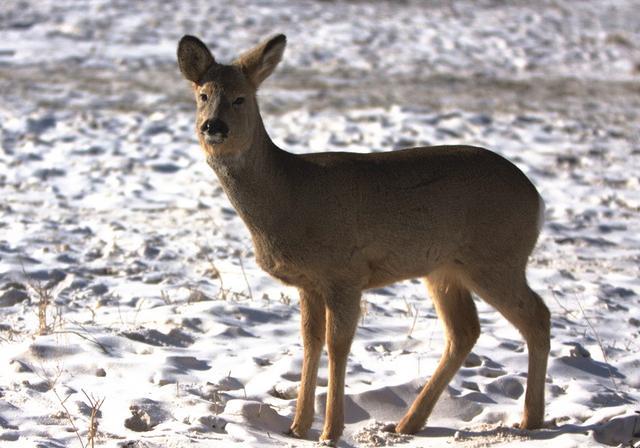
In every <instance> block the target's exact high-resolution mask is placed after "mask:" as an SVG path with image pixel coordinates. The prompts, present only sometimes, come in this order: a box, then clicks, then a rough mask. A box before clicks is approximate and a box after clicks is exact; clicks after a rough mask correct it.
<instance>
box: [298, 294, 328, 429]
mask: <svg viewBox="0 0 640 448" xmlns="http://www.w3.org/2000/svg"><path fill="white" fill-rule="evenodd" d="M300 314H301V327H300V332H301V333H302V342H303V345H304V358H303V361H302V379H301V384H300V390H299V391H298V403H297V405H296V416H295V418H294V419H293V424H292V425H291V429H290V430H289V433H290V434H291V435H293V436H295V437H304V436H305V435H306V433H307V431H309V429H310V428H311V424H312V423H313V414H314V402H315V390H316V379H317V377H318V364H319V362H320V354H321V352H322V347H323V346H324V332H325V303H324V298H323V297H321V296H320V295H318V294H316V293H313V292H309V291H304V290H300Z"/></svg>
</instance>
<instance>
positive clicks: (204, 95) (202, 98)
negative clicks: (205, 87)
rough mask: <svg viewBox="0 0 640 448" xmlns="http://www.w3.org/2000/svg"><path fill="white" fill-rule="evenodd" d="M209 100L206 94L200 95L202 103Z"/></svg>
mask: <svg viewBox="0 0 640 448" xmlns="http://www.w3.org/2000/svg"><path fill="white" fill-rule="evenodd" d="M208 99H209V97H208V96H207V94H206V93H201V94H200V101H202V102H205V101H207V100H208Z"/></svg>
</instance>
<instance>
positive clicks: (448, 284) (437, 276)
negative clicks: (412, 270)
mask: <svg viewBox="0 0 640 448" xmlns="http://www.w3.org/2000/svg"><path fill="white" fill-rule="evenodd" d="M425 280H426V283H427V287H428V289H429V293H430V295H431V298H432V300H433V303H434V306H435V309H436V312H437V314H438V317H439V318H440V320H441V322H442V325H443V326H444V336H445V348H444V353H443V354H442V358H440V362H439V363H438V367H437V368H436V371H435V372H434V374H433V376H432V377H431V379H430V380H429V382H428V383H427V384H426V385H425V386H424V388H423V389H422V391H421V392H420V394H419V395H418V397H417V398H416V399H415V401H414V402H413V404H412V405H411V408H410V409H409V411H408V412H407V413H406V415H405V416H404V417H403V418H402V420H401V421H400V422H399V423H398V424H397V426H396V432H399V433H405V434H414V433H416V432H417V431H419V430H420V429H421V428H422V426H423V425H424V424H425V422H426V421H427V418H428V417H429V415H430V414H431V411H432V410H433V407H434V406H435V404H436V402H437V400H438V397H440V394H441V393H442V391H443V390H444V389H445V388H446V387H447V385H448V384H449V381H451V378H453V376H454V375H455V373H456V372H457V371H458V369H459V368H460V366H461V365H462V363H463V362H464V360H465V359H466V357H467V355H468V354H469V352H470V351H471V349H472V348H473V346H474V344H475V343H476V340H477V339H478V336H479V335H480V323H479V322H478V313H477V311H476V307H475V305H474V303H473V299H472V298H471V294H470V292H469V290H468V289H466V288H465V287H464V286H463V285H462V283H461V282H460V281H459V280H458V278H457V276H456V275H455V274H454V273H453V272H447V271H445V270H441V271H438V272H434V273H432V274H430V275H429V276H427V277H426V278H425Z"/></svg>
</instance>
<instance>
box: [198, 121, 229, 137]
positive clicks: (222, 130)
mask: <svg viewBox="0 0 640 448" xmlns="http://www.w3.org/2000/svg"><path fill="white" fill-rule="evenodd" d="M200 131H201V132H202V133H203V134H206V135H211V136H213V135H216V134H219V136H220V137H223V138H226V137H227V135H228V134H229V126H227V124H226V123H225V122H224V121H222V120H220V119H219V118H215V119H213V120H207V121H205V122H204V123H203V124H202V126H201V127H200Z"/></svg>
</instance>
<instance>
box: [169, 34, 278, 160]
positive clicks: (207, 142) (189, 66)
mask: <svg viewBox="0 0 640 448" xmlns="http://www.w3.org/2000/svg"><path fill="white" fill-rule="evenodd" d="M286 42H287V41H286V37H285V36H284V35H282V34H279V35H277V36H274V37H271V38H269V39H267V40H265V41H263V42H262V43H260V44H258V45H257V46H255V47H254V48H252V49H251V50H249V51H247V52H245V53H243V54H242V55H241V56H240V57H239V58H237V59H236V60H235V61H233V62H232V63H231V64H229V65H225V64H219V63H218V62H216V60H215V58H214V57H213V55H212V54H211V52H210V51H209V49H208V48H207V46H206V45H205V44H204V43H203V42H202V41H201V40H199V39H198V38H196V37H193V36H184V37H183V38H182V39H180V43H179V44H178V65H179V66H180V71H181V72H182V74H183V75H184V77H185V78H186V79H188V80H189V81H191V83H192V86H193V93H194V95H195V98H196V103H197V117H196V132H197V133H198V137H199V140H200V144H201V145H202V147H203V148H204V150H205V151H206V152H207V154H209V155H216V156H225V155H239V154H241V153H242V152H243V151H245V150H246V149H247V148H249V147H250V146H251V144H252V141H253V138H254V135H255V131H256V126H258V125H260V126H261V121H260V116H259V112H258V104H257V102H256V91H257V89H258V87H259V86H260V84H261V83H262V81H264V80H265V79H266V78H267V77H268V76H269V75H270V74H271V73H272V72H273V70H274V69H275V67H276V65H278V63H279V62H280V60H281V59H282V54H283V53H284V48H285V45H286Z"/></svg>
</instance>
